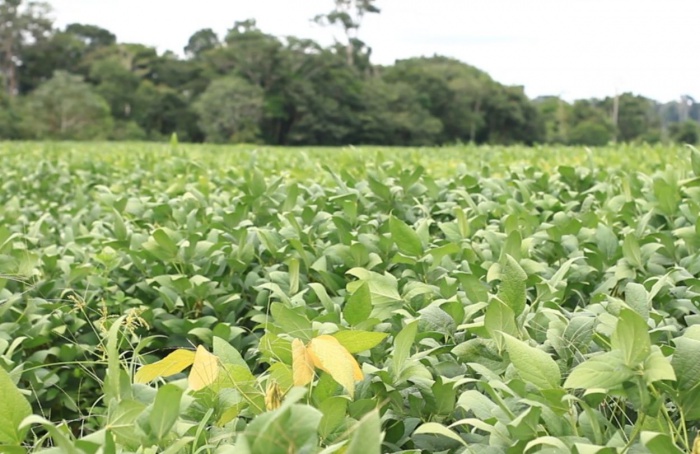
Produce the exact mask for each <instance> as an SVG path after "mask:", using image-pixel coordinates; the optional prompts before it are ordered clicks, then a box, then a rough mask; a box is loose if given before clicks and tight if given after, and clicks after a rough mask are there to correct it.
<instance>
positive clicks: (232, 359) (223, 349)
mask: <svg viewBox="0 0 700 454" xmlns="http://www.w3.org/2000/svg"><path fill="white" fill-rule="evenodd" d="M213 344H214V355H215V356H216V357H218V358H219V359H220V360H221V363H222V364H237V365H239V366H245V367H248V364H247V363H246V362H245V360H244V359H243V357H242V356H241V354H240V353H239V352H238V350H236V349H235V348H233V347H232V346H231V344H229V343H228V342H226V341H225V340H223V339H221V338H220V337H217V336H214V340H213Z"/></svg>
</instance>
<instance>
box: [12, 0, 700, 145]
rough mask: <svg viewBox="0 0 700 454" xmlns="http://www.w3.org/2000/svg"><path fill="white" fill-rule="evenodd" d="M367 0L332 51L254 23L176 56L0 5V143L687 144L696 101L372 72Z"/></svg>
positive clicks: (346, 20) (397, 68)
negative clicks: (544, 92)
mask: <svg viewBox="0 0 700 454" xmlns="http://www.w3.org/2000/svg"><path fill="white" fill-rule="evenodd" d="M376 2H377V0H332V2H330V3H331V5H332V9H331V11H330V12H328V13H326V14H320V15H319V16H317V17H316V18H315V20H316V21H317V22H318V23H320V24H323V25H326V26H329V27H338V28H340V29H341V30H342V31H343V32H344V40H343V41H340V42H337V43H335V44H333V45H331V46H326V47H324V46H321V45H319V44H318V43H316V42H314V41H312V40H309V39H302V38H297V37H292V36H286V37H278V36H274V35H271V34H268V33H265V32H264V31H263V30H260V28H259V27H258V26H257V24H256V22H255V21H254V20H250V19H249V20H243V21H239V22H235V23H234V25H233V27H231V29H229V30H228V31H227V32H226V34H225V35H223V36H219V35H217V33H215V32H214V31H213V30H211V29H204V30H200V31H197V32H196V33H194V34H193V35H192V36H191V37H190V38H189V40H188V41H187V43H186V45H185V46H184V49H183V50H184V56H179V55H177V54H175V53H173V52H170V51H168V52H164V53H159V52H158V51H157V50H156V49H154V48H152V47H149V46H145V45H143V44H137V43H136V44H135V43H123V42H119V41H118V40H117V37H116V36H115V35H114V34H113V33H112V32H110V31H109V30H106V29H104V28H101V27H98V26H95V25H88V24H70V25H68V26H66V27H64V28H62V29H61V28H57V27H55V25H54V24H53V22H52V21H51V20H50V19H49V14H50V7H49V5H48V4H47V3H44V2H38V1H26V0H0V77H1V78H2V87H3V90H1V91H0V139H5V140H8V139H9V140H13V139H40V140H95V139H108V140H162V139H164V138H167V137H170V136H171V135H172V134H173V133H175V134H177V136H178V138H179V140H180V141H190V142H203V141H207V142H218V143H231V142H247V143H264V144H271V145H347V144H373V145H404V146H423V145H440V144H453V143H460V142H463V143H466V142H473V143H493V144H512V143H523V144H537V143H559V144H583V145H599V144H606V143H609V142H611V141H619V142H642V141H644V142H659V141H668V140H675V141H679V142H689V143H696V142H698V139H699V138H700V126H699V122H700V103H697V102H695V100H694V99H692V98H691V97H689V96H683V97H680V98H679V100H678V101H674V102H669V103H659V102H657V101H654V100H651V99H648V98H645V97H643V96H639V95H635V94H632V93H623V94H621V95H619V96H611V97H607V98H605V99H584V100H577V101H575V102H573V103H569V102H566V101H565V100H563V99H561V98H559V97H555V96H550V97H540V98H536V99H529V98H528V97H527V96H526V94H525V92H524V89H523V87H519V86H507V85H504V84H501V83H499V82H498V81H495V80H493V79H492V78H491V77H490V76H489V75H488V74H487V73H485V72H484V71H481V70H479V69H477V68H475V67H473V66H470V65H468V64H466V63H463V62H461V61H458V60H455V59H452V58H447V57H442V56H432V57H416V58H410V59H405V60H398V61H396V62H395V64H393V65H386V66H384V65H375V64H373V63H372V61H371V47H370V46H369V45H368V44H367V43H365V42H363V41H362V40H360V39H359V38H358V36H359V35H358V31H359V29H360V27H361V24H362V20H363V18H364V17H366V16H367V15H368V14H378V13H379V12H380V11H379V8H378V7H377V4H376Z"/></svg>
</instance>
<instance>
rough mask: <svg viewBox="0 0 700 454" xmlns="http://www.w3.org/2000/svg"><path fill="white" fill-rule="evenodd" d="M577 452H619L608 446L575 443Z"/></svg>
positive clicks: (590, 453) (577, 453) (608, 453)
mask: <svg viewBox="0 0 700 454" xmlns="http://www.w3.org/2000/svg"><path fill="white" fill-rule="evenodd" d="M574 448H576V451H575V452H576V454H617V450H616V449H615V448H610V447H607V446H596V445H591V444H588V443H574Z"/></svg>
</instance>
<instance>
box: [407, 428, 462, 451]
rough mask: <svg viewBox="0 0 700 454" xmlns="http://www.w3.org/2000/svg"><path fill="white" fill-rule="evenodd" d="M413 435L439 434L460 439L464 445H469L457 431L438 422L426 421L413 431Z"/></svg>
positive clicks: (452, 438) (456, 439)
mask: <svg viewBox="0 0 700 454" xmlns="http://www.w3.org/2000/svg"><path fill="white" fill-rule="evenodd" d="M413 435H439V436H442V437H447V438H449V439H451V440H454V441H458V442H459V443H460V444H461V445H462V446H467V443H466V442H465V441H464V440H463V439H462V437H460V436H459V435H457V432H455V431H454V430H451V429H448V428H447V427H445V426H443V425H442V424H438V423H436V422H426V423H425V424H421V425H420V426H418V428H417V429H416V430H415V431H413Z"/></svg>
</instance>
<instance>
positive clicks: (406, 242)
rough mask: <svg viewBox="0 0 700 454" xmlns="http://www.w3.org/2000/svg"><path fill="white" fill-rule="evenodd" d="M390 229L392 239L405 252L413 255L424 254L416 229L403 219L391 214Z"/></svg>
mask: <svg viewBox="0 0 700 454" xmlns="http://www.w3.org/2000/svg"><path fill="white" fill-rule="evenodd" d="M389 230H390V232H391V239H392V240H393V241H394V243H396V246H397V247H398V248H399V251H401V252H402V253H403V254H406V255H408V256H411V257H420V256H422V255H423V245H422V244H421V241H420V238H419V237H418V234H417V233H416V231H415V230H413V229H412V228H411V227H409V226H408V225H407V224H406V223H405V222H403V221H402V220H400V219H398V218H396V217H394V216H391V217H390V218H389Z"/></svg>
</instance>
